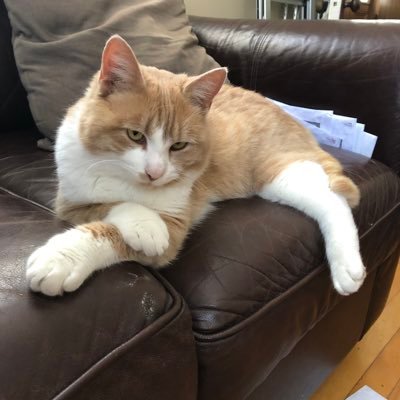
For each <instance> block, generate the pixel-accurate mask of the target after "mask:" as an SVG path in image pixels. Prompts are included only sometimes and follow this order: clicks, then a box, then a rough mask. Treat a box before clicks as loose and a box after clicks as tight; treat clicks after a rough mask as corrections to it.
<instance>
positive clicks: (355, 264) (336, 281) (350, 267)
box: [331, 254, 366, 296]
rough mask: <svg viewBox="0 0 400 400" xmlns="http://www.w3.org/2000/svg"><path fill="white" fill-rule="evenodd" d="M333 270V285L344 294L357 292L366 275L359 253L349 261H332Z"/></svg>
mask: <svg viewBox="0 0 400 400" xmlns="http://www.w3.org/2000/svg"><path fill="white" fill-rule="evenodd" d="M331 271H332V281H333V286H334V287H335V289H336V290H337V291H338V293H339V294H341V295H343V296H347V295H349V294H352V293H355V292H357V290H358V289H359V288H360V287H361V285H362V284H363V282H364V279H365V277H366V271H365V267H364V265H363V263H362V260H361V257H360V256H359V255H358V254H357V255H355V256H354V257H351V258H349V259H348V261H347V262H344V261H342V262H333V263H331Z"/></svg>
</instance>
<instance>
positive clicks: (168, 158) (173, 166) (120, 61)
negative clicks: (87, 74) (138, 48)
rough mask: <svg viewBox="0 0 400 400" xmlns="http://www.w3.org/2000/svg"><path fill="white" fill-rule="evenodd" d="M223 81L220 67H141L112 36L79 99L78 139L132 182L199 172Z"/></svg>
mask: <svg viewBox="0 0 400 400" xmlns="http://www.w3.org/2000/svg"><path fill="white" fill-rule="evenodd" d="M225 78H226V69H225V68H217V69H214V70H211V71H209V72H207V73H205V74H203V75H200V76H196V77H188V76H187V75H183V74H181V75H176V74H173V73H170V72H167V71H164V70H159V69H157V68H154V67H146V66H143V65H140V64H139V63H138V61H137V59H136V57H135V55H134V53H133V51H132V49H131V47H130V46H129V45H128V43H126V42H125V41H124V40H123V39H122V38H121V37H119V36H117V35H115V36H113V37H111V38H110V39H109V40H108V41H107V43H106V45H105V48H104V51H103V56H102V63H101V69H100V71H99V72H98V73H97V74H96V75H95V77H94V78H93V81H92V82H91V85H90V86H89V89H88V90H87V93H86V95H85V97H84V99H83V102H84V110H85V111H84V113H83V114H82V116H81V118H80V126H79V137H80V140H81V142H82V144H83V146H84V147H85V148H86V150H87V151H88V152H89V153H91V154H93V155H96V156H97V158H99V157H100V158H101V157H102V156H104V158H105V159H110V157H111V159H113V160H114V166H115V160H117V161H118V162H120V163H121V167H122V168H123V169H124V170H125V172H126V171H127V170H128V171H130V172H131V174H130V179H132V183H134V184H142V185H154V186H163V185H166V184H169V183H171V182H176V181H179V180H180V179H185V178H189V179H190V178H191V177H195V176H198V174H199V172H200V171H201V170H202V169H203V168H204V165H205V162H206V160H207V159H208V156H209V151H210V140H209V130H208V129H207V113H208V110H209V108H210V106H211V103H212V101H213V99H214V97H215V95H216V94H217V93H218V91H219V90H220V88H221V86H222V85H223V83H224V81H225ZM114 169H115V168H114ZM103 171H104V169H103ZM114 173H115V171H114Z"/></svg>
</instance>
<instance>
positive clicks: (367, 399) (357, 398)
mask: <svg viewBox="0 0 400 400" xmlns="http://www.w3.org/2000/svg"><path fill="white" fill-rule="evenodd" d="M346 400H386V398H385V397H383V396H381V395H380V394H379V393H376V392H375V391H374V390H372V389H371V388H370V387H369V386H363V387H362V388H361V389H360V390H357V392H355V393H353V394H352V395H351V396H350V397H348V398H347V399H346Z"/></svg>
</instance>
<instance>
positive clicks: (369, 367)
mask: <svg viewBox="0 0 400 400" xmlns="http://www.w3.org/2000/svg"><path fill="white" fill-rule="evenodd" d="M399 379H400V265H399V266H398V267H397V271H396V274H395V278H394V281H393V284H392V288H391V290H390V293H389V297H388V301H387V304H386V306H385V308H384V310H383V312H382V314H381V315H380V317H379V318H378V319H377V321H376V322H375V323H374V325H373V326H372V327H371V328H370V330H369V331H368V332H367V333H366V335H365V336H364V337H363V339H362V340H361V341H360V342H358V343H357V344H356V346H355V347H354V348H353V349H352V350H351V351H350V353H349V354H348V355H347V356H346V357H345V358H344V360H343V361H342V362H341V363H340V364H339V365H338V367H337V368H336V369H335V370H334V371H333V373H332V374H331V375H330V376H329V377H328V379H327V380H326V381H325V382H324V383H323V384H322V385H321V387H320V388H319V389H318V390H317V391H316V392H315V394H314V395H313V396H312V397H311V400H343V399H345V398H346V397H347V396H348V395H349V394H350V393H353V392H354V391H355V390H356V389H358V388H360V387H362V386H363V385H368V386H370V387H371V388H373V389H374V390H375V391H377V392H378V393H380V394H382V396H385V397H388V398H389V399H390V400H400V380H399Z"/></svg>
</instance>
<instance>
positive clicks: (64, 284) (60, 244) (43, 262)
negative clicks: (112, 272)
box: [26, 229, 93, 296]
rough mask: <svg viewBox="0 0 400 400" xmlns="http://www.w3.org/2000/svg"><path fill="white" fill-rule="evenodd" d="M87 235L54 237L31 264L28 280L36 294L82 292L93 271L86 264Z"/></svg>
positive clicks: (34, 254)
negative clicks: (82, 286)
mask: <svg viewBox="0 0 400 400" xmlns="http://www.w3.org/2000/svg"><path fill="white" fill-rule="evenodd" d="M84 236H85V233H83V232H80V231H79V230H77V229H73V230H70V231H67V232H65V233H62V234H59V235H56V236H54V237H52V238H51V239H50V240H49V241H48V242H47V243H46V244H45V245H44V246H42V247H39V248H38V249H37V250H36V251H34V252H33V253H32V254H31V256H30V257H29V259H28V261H27V270H26V277H27V280H28V282H29V287H30V288H31V289H32V290H33V291H34V292H41V293H43V294H45V295H47V296H57V295H61V294H63V293H64V292H72V291H74V290H76V289H78V288H79V286H81V285H82V283H83V282H84V281H85V279H86V278H87V277H88V276H89V275H90V274H91V273H92V272H93V269H92V268H90V266H89V265H88V264H87V263H85V253H86V252H85V248H84V247H85V242H86V240H85V239H86V238H85V237H84Z"/></svg>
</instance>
